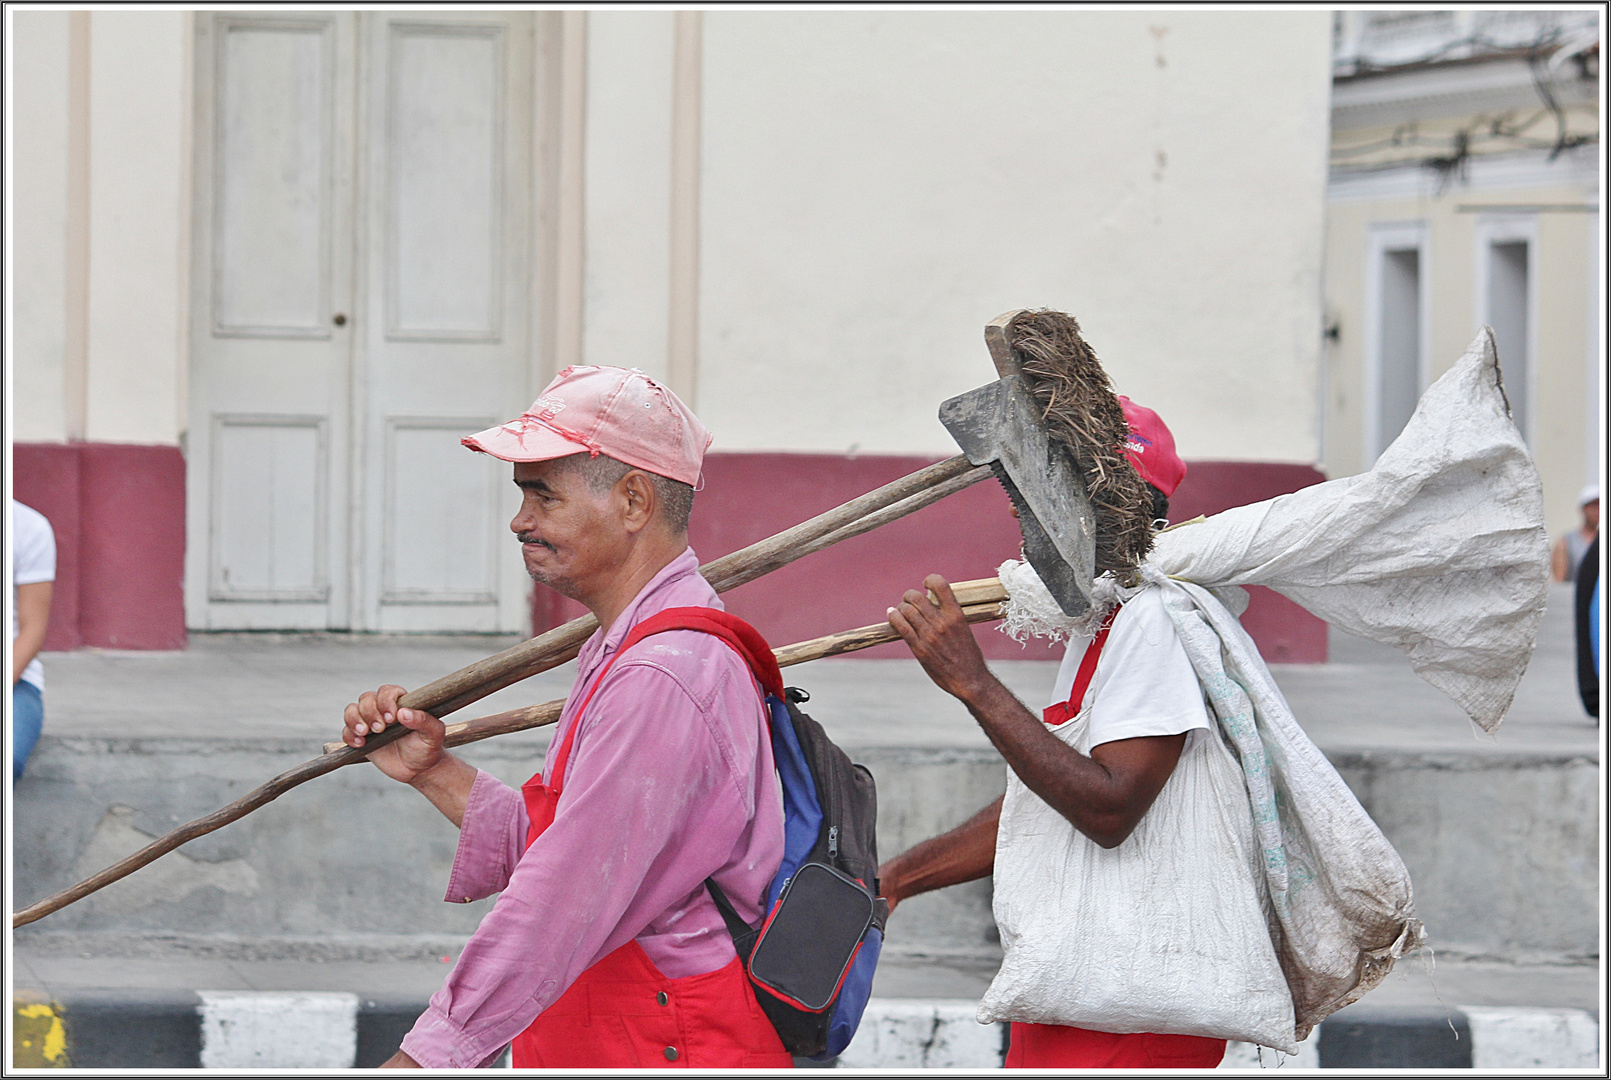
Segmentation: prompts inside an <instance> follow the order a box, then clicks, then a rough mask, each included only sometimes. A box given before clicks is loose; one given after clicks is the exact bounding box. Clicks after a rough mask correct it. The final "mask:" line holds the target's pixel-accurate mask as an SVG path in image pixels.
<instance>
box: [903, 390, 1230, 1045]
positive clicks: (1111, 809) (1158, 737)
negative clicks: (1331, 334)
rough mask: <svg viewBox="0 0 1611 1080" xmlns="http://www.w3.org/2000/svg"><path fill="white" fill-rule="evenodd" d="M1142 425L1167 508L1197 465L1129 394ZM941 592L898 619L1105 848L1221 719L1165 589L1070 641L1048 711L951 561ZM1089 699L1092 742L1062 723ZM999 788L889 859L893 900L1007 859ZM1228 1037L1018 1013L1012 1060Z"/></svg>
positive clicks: (1144, 467) (928, 662) (919, 596)
mask: <svg viewBox="0 0 1611 1080" xmlns="http://www.w3.org/2000/svg"><path fill="white" fill-rule="evenodd" d="M1119 400H1120V404H1121V405H1122V406H1123V407H1124V414H1125V420H1126V422H1127V423H1128V424H1129V427H1130V438H1129V442H1128V445H1127V448H1126V450H1127V453H1126V457H1127V458H1128V459H1129V461H1130V463H1131V464H1132V465H1133V466H1135V468H1136V471H1137V472H1139V473H1140V474H1141V477H1142V479H1144V480H1146V481H1147V483H1148V484H1150V485H1151V486H1152V489H1153V492H1154V503H1155V506H1156V507H1157V509H1156V510H1155V514H1154V516H1155V517H1158V518H1163V517H1166V516H1167V514H1168V496H1170V495H1172V494H1174V492H1175V488H1176V487H1177V486H1178V485H1179V484H1180V481H1181V480H1182V479H1183V478H1184V477H1185V475H1186V466H1185V463H1184V462H1183V461H1181V459H1180V457H1179V456H1178V455H1177V454H1176V453H1175V442H1174V438H1173V436H1171V435H1170V433H1169V429H1168V428H1167V427H1165V426H1164V424H1163V421H1162V420H1160V419H1159V418H1158V415H1157V414H1156V413H1154V412H1153V411H1152V410H1150V409H1146V408H1143V407H1142V406H1139V405H1136V404H1135V403H1134V402H1131V401H1130V400H1129V399H1128V398H1123V397H1121V398H1120V399H1119ZM924 587H925V589H927V590H929V591H932V592H933V593H934V594H935V595H936V596H938V597H939V598H940V603H939V604H938V605H935V604H934V603H933V602H932V601H931V600H930V599H929V598H928V595H927V593H925V592H920V591H918V590H912V591H910V592H908V593H906V596H905V598H904V599H903V600H902V602H901V604H900V606H899V607H896V608H891V609H890V616H889V621H890V623H891V625H893V626H894V627H895V629H896V630H898V631H899V632H900V634H901V636H902V637H903V638H905V639H906V642H907V644H908V645H910V646H911V648H912V654H913V655H914V656H915V657H917V659H918V661H919V662H920V663H922V665H923V667H924V670H926V671H927V672H928V674H929V677H930V678H932V679H933V680H934V681H935V683H937V684H938V685H939V686H940V688H941V689H943V690H945V691H947V692H948V693H950V694H952V695H953V696H955V697H956V698H958V699H959V700H961V701H962V703H963V704H965V705H966V706H967V707H968V710H969V711H970V712H971V713H973V716H974V718H975V719H976V720H978V722H979V725H980V727H982V728H984V730H985V734H986V735H988V736H989V737H990V741H991V742H992V743H994V744H995V746H996V748H997V749H998V750H1000V751H1001V755H1002V757H1004V758H1006V760H1007V764H1008V766H1009V767H1010V768H1011V769H1012V770H1013V772H1014V773H1016V774H1017V775H1018V777H1019V779H1021V780H1022V781H1023V782H1024V785H1025V786H1026V787H1028V788H1029V789H1030V790H1031V791H1032V792H1034V793H1035V795H1037V796H1039V797H1040V798H1041V799H1042V800H1044V801H1045V802H1046V803H1047V804H1048V805H1050V806H1051V807H1052V808H1053V809H1055V810H1057V812H1058V813H1060V814H1061V815H1062V816H1063V817H1065V818H1066V819H1068V821H1069V822H1071V823H1072V824H1073V825H1074V827H1075V828H1076V829H1078V830H1079V831H1080V832H1082V833H1084V834H1085V835H1086V836H1087V837H1089V838H1090V839H1091V840H1092V841H1093V842H1095V843H1096V844H1098V845H1100V846H1102V847H1104V848H1114V847H1118V846H1119V845H1120V844H1122V843H1124V841H1125V839H1126V838H1127V837H1129V835H1130V834H1131V832H1133V831H1134V830H1135V827H1136V826H1137V825H1138V824H1139V823H1140V821H1141V819H1142V817H1143V816H1145V815H1146V813H1147V811H1148V809H1149V808H1150V807H1151V806H1152V803H1153V801H1154V800H1155V799H1156V798H1157V797H1158V793H1159V792H1160V791H1162V790H1163V786H1164V784H1165V782H1167V781H1168V779H1169V777H1170V775H1171V774H1172V773H1173V772H1174V769H1175V764H1176V763H1177V762H1178V761H1179V760H1180V756H1181V753H1182V752H1183V750H1184V749H1185V747H1186V745H1187V740H1188V738H1199V737H1201V736H1200V735H1199V733H1206V732H1207V731H1208V710H1207V707H1206V706H1205V705H1204V702H1203V694H1202V689H1201V687H1200V685H1199V683H1198V681H1197V675H1196V672H1195V671H1194V670H1193V668H1192V666H1191V661H1190V660H1189V659H1187V656H1186V650H1185V648H1184V647H1183V646H1182V645H1181V642H1180V639H1179V637H1178V635H1177V634H1176V631H1175V627H1174V623H1173V622H1172V621H1171V620H1170V618H1169V616H1168V613H1167V612H1165V611H1164V608H1163V601H1162V599H1161V597H1160V595H1159V593H1158V591H1157V590H1156V589H1144V590H1142V591H1141V592H1140V593H1138V594H1137V595H1136V596H1135V597H1133V598H1132V599H1131V600H1129V601H1128V602H1126V603H1124V604H1123V605H1122V606H1120V607H1117V608H1114V609H1113V611H1112V612H1111V613H1110V615H1109V616H1108V618H1107V621H1106V622H1105V624H1104V625H1103V627H1102V628H1101V629H1100V630H1099V631H1098V632H1097V633H1095V634H1094V635H1093V636H1092V637H1089V638H1085V639H1083V640H1075V641H1071V642H1070V643H1069V646H1068V651H1067V653H1066V654H1065V655H1064V658H1063V664H1062V667H1061V668H1060V669H1059V671H1058V678H1057V685H1056V691H1055V693H1054V695H1053V699H1052V702H1051V704H1050V705H1049V706H1048V707H1047V708H1046V709H1045V710H1044V712H1043V713H1042V714H1041V715H1040V716H1037V715H1035V714H1034V713H1032V712H1031V711H1030V710H1029V709H1027V708H1025V707H1024V705H1023V704H1022V703H1020V702H1019V700H1018V699H1017V698H1016V697H1015V696H1014V695H1013V693H1012V691H1010V690H1008V689H1007V688H1006V687H1005V686H1003V685H1002V684H1001V682H1000V681H999V680H997V679H996V677H995V676H994V675H992V674H991V672H990V669H989V668H988V667H987V666H986V664H985V661H984V657H983V655H982V654H981V653H980V651H979V646H978V644H977V642H975V640H974V638H973V633H972V630H971V628H970V627H969V626H968V625H967V622H966V620H965V619H964V618H963V615H962V609H961V608H960V607H959V606H958V605H957V602H956V600H955V598H954V597H953V596H952V593H951V589H950V587H949V586H948V585H947V584H946V582H945V580H944V579H943V578H941V577H940V576H939V575H937V574H934V575H930V576H929V577H928V578H927V579H926V580H925V581H924ZM1085 706H1088V707H1089V710H1090V716H1089V719H1088V721H1087V723H1088V729H1087V731H1088V734H1087V736H1086V737H1085V738H1084V739H1082V740H1080V741H1081V742H1082V743H1083V744H1084V745H1086V746H1088V747H1089V753H1088V754H1086V753H1081V752H1080V751H1079V750H1076V749H1075V748H1074V747H1072V746H1069V745H1067V744H1066V743H1064V742H1063V741H1062V740H1060V739H1059V738H1057V736H1056V735H1054V734H1052V730H1051V729H1052V728H1054V727H1056V726H1058V725H1060V724H1062V723H1066V722H1069V721H1071V720H1073V718H1074V717H1076V716H1078V715H1079V713H1080V712H1081V709H1082V707H1085ZM1001 806H1002V800H1001V799H997V800H996V801H995V802H993V803H991V804H990V805H989V806H987V807H985V808H984V809H983V810H981V811H980V812H979V813H978V814H976V815H974V816H973V817H972V818H971V819H969V820H968V821H967V822H965V823H963V824H962V825H961V826H959V827H957V828H956V829H953V830H952V831H950V832H948V833H945V834H944V835H942V836H937V837H934V838H933V839H930V840H925V841H924V842H923V843H921V844H918V845H917V846H915V847H913V848H911V849H910V850H908V851H906V852H903V853H902V854H900V855H897V856H896V857H895V858H893V859H891V860H890V861H889V862H887V863H885V864H884V865H883V866H882V867H880V868H879V880H880V883H881V886H882V889H883V893H884V896H885V898H886V899H887V900H888V901H889V904H890V908H891V909H892V910H893V908H894V907H895V905H896V904H897V903H899V902H900V901H901V900H903V899H905V898H906V897H909V896H915V895H917V894H919V893H924V892H929V891H931V890H933V889H939V888H943V887H945V886H947V885H955V884H959V883H961V882H964V881H972V880H974V879H976V878H982V877H984V876H986V875H987V874H989V873H990V872H991V871H992V869H993V868H994V865H995V855H996V832H997V826H998V824H999V822H1000V818H1001ZM1224 1054H1225V1040H1223V1039H1209V1038H1203V1037H1201V1036H1196V1035H1178V1034H1169V1033H1159V1034H1114V1033H1110V1032H1101V1031H1087V1030H1085V1029H1083V1028H1074V1027H1065V1026H1061V1025H1051V1024H1023V1023H1016V1022H1015V1023H1014V1024H1013V1025H1012V1032H1011V1043H1010V1046H1009V1050H1008V1053H1007V1061H1006V1064H1007V1067H1008V1068H1052V1069H1082V1068H1083V1069H1096V1068H1150V1069H1163V1068H1213V1067H1214V1066H1216V1065H1218V1064H1219V1062H1220V1059H1221V1058H1222V1057H1223V1056H1224Z"/></svg>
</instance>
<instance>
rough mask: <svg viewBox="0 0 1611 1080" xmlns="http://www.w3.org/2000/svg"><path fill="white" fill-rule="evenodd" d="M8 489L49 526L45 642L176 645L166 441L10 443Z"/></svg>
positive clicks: (177, 515)
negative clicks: (52, 543)
mask: <svg viewBox="0 0 1611 1080" xmlns="http://www.w3.org/2000/svg"><path fill="white" fill-rule="evenodd" d="M11 464H12V477H13V480H12V490H13V494H14V495H15V497H16V499H17V501H18V502H22V503H26V504H27V505H29V506H32V507H33V508H34V509H35V510H38V511H39V512H40V513H42V514H44V515H45V517H47V518H49V519H50V523H51V526H52V528H54V530H55V532H56V586H55V588H54V589H53V590H52V591H51V607H50V629H49V632H48V633H47V635H46V638H45V648H46V649H53V650H54V649H74V648H78V647H80V646H82V645H93V646H98V647H100V648H108V649H182V648H184V647H185V606H184V561H185V461H184V456H183V455H182V454H181V453H180V452H179V448H178V447H175V446H124V445H119V444H113V443H19V444H17V445H16V446H13V447H12V451H11Z"/></svg>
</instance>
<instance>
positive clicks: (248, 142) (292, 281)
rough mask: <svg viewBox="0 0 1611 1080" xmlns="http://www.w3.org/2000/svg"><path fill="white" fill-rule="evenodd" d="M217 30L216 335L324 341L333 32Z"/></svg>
mask: <svg viewBox="0 0 1611 1080" xmlns="http://www.w3.org/2000/svg"><path fill="white" fill-rule="evenodd" d="M220 31H221V33H220V39H219V48H218V69H217V73H216V78H215V86H216V91H215V93H216V100H217V106H218V122H217V124H216V126H215V134H214V138H215V139H216V147H217V150H216V154H217V156H216V159H215V162H216V164H215V176H216V181H215V183H216V196H215V197H216V202H215V204H214V206H215V215H214V229H213V245H212V248H213V274H214V285H213V332H214V333H216V334H238V335H242V336H269V337H286V336H290V337H317V338H328V337H329V336H330V321H329V316H330V226H331V223H332V222H331V218H332V214H331V206H330V198H331V195H332V194H333V192H332V190H331V184H330V169H331V167H332V165H333V161H332V158H333V151H334V147H333V135H334V132H333V130H332V125H333V123H334V120H335V116H334V104H335V101H334V99H335V96H336V88H335V86H334V77H335V67H334V63H335V56H334V52H335V50H334V48H333V47H332V46H333V44H334V43H333V41H332V40H331V39H332V37H333V32H334V24H333V23H332V22H323V23H322V24H297V23H290V24H287V23H253V22H241V21H237V20H229V21H223V22H221V24H220ZM268 251H272V252H273V257H272V258H265V257H264V254H265V252H268Z"/></svg>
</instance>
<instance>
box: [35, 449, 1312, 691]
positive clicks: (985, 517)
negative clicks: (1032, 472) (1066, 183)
mask: <svg viewBox="0 0 1611 1080" xmlns="http://www.w3.org/2000/svg"><path fill="white" fill-rule="evenodd" d="M932 460H933V459H931V458H927V457H905V456H890V455H876V456H863V457H843V456H838V455H831V454H788V453H729V454H722V453H718V454H712V455H711V456H710V457H709V458H708V459H706V463H705V479H706V483H705V488H704V490H703V491H701V492H700V495H699V498H698V499H697V500H696V502H695V508H694V517H693V522H692V525H691V529H690V540H691V542H692V544H693V546H694V550H695V551H697V552H698V553H699V556H700V558H701V559H703V560H705V561H709V560H711V559H714V558H717V557H719V556H721V555H725V554H727V553H728V552H730V551H736V550H737V549H739V548H741V547H744V546H745V545H747V544H751V543H754V542H755V541H757V540H761V539H764V538H765V537H768V536H771V535H772V534H773V533H776V532H779V531H781V530H783V529H785V528H788V527H789V526H791V525H794V524H797V523H799V522H801V521H803V520H805V519H806V518H809V517H811V516H813V515H815V514H819V513H822V512H823V511H824V510H829V509H832V508H833V507H835V506H838V505H839V504H840V503H843V502H845V501H847V500H849V499H852V498H855V497H856V496H857V495H861V494H863V493H864V492H867V491H869V490H871V489H873V488H875V487H878V486H879V485H881V484H885V483H888V482H889V481H891V480H894V479H896V478H897V477H901V476H904V475H906V474H907V473H909V472H912V471H913V470H915V469H918V468H921V467H922V466H924V465H927V464H929V463H930V461H932ZM12 469H13V476H14V481H13V484H14V491H15V494H16V497H17V499H18V500H19V501H21V502H24V503H26V504H28V505H29V506H32V507H34V508H35V509H37V510H39V511H40V512H41V513H43V514H44V515H45V516H46V517H47V518H49V519H50V521H51V524H52V526H53V527H54V528H55V531H56V548H57V576H56V588H55V590H54V596H53V600H52V604H51V626H50V633H49V636H48V637H47V639H46V648H47V649H72V648H77V647H79V646H81V645H93V646H99V647H102V648H121V649H179V648H183V647H184V644H185V624H184V597H183V578H184V550H185V497H184V491H185V462H184V458H183V455H181V454H180V452H179V450H178V448H176V447H171V446H123V445H114V444H108V443H66V444H62V443H32V444H30V443H22V444H18V445H16V446H14V447H13V448H12ZM1323 479H1325V477H1324V476H1322V475H1321V474H1320V473H1319V472H1318V471H1317V470H1315V469H1313V468H1311V467H1309V466H1306V465H1271V464H1261V463H1256V462H1235V461H1230V462H1226V461H1204V462H1195V463H1193V464H1192V465H1191V466H1190V471H1189V472H1188V474H1187V476H1186V480H1185V482H1184V483H1182V484H1181V486H1180V490H1178V491H1177V492H1176V493H1175V498H1174V499H1173V500H1171V507H1170V517H1171V519H1172V520H1175V521H1183V520H1185V519H1186V518H1190V517H1194V516H1196V515H1197V514H1200V513H1203V514H1212V513H1217V512H1219V511H1220V510H1224V509H1228V508H1229V507H1232V506H1239V505H1242V504H1244V503H1249V502H1256V501H1258V500H1260V499H1267V498H1271V497H1273V496H1275V495H1280V494H1284V493H1286V492H1289V491H1296V490H1297V489H1298V488H1301V487H1307V486H1308V485H1310V484H1313V483H1317V482H1319V481H1321V480H1323ZM1018 546H1019V533H1018V526H1017V523H1016V522H1015V521H1014V520H1013V518H1012V516H1011V514H1009V513H1008V510H1007V499H1006V496H1005V495H1004V494H1003V493H1002V491H1001V489H1000V486H999V485H997V484H995V483H993V482H990V481H986V482H984V483H981V484H976V485H974V486H973V487H971V488H969V489H967V490H966V491H963V492H960V493H959V494H957V495H953V496H951V497H950V498H949V499H946V500H944V501H943V502H940V503H937V504H935V505H934V506H931V507H929V508H928V509H926V510H922V511H920V512H918V513H916V514H913V515H911V516H909V517H907V518H904V519H902V520H900V521H897V522H894V523H892V524H890V525H887V526H885V527H884V528H882V529H878V530H875V531H874V532H871V533H868V534H866V535H864V536H859V537H856V538H855V539H853V540H847V541H845V542H844V543H842V544H838V545H836V546H834V547H832V548H829V549H828V550H826V551H821V552H818V553H817V554H815V555H810V556H807V557H806V558H804V559H802V560H800V561H799V562H797V563H793V564H792V565H790V566H787V567H784V568H783V569H782V570H779V571H777V572H775V573H772V574H769V575H767V576H766V577H764V578H761V579H759V580H758V581H753V582H751V583H750V584H748V585H745V586H743V587H741V588H738V589H735V590H733V591H732V592H730V593H728V594H727V597H726V600H727V604H728V607H729V609H730V610H732V611H733V612H735V613H736V614H738V615H740V616H742V617H743V618H745V619H748V620H749V621H750V622H752V623H754V624H755V625H756V627H757V628H758V629H760V631H761V632H762V633H763V634H765V635H766V636H767V638H768V640H770V641H771V642H772V643H773V644H775V645H783V644H788V643H790V642H795V641H802V640H805V639H807V638H812V637H816V636H818V635H821V634H829V633H833V632H834V631H837V630H847V629H850V628H852V627H857V626H865V625H868V624H870V623H876V622H882V621H883V618H884V610H885V609H886V608H887V607H889V606H890V605H891V604H892V603H894V602H895V601H896V600H898V599H899V598H900V596H901V593H902V592H903V591H904V590H906V589H909V588H917V587H918V586H919V585H920V584H921V582H922V580H923V577H924V575H926V574H929V573H940V574H943V575H944V576H946V577H947V578H949V579H950V580H952V581H964V580H967V579H970V578H981V577H991V576H993V575H994V574H995V571H996V567H997V566H999V565H1000V564H1001V562H1002V560H1003V559H1008V558H1013V557H1015V556H1016V555H1017V554H1018ZM534 591H535V594H536V595H534V597H533V604H532V617H533V623H534V625H535V627H536V628H537V629H539V630H542V629H546V628H548V627H550V626H554V625H557V624H558V623H560V622H563V621H564V620H565V619H568V618H572V617H574V616H575V615H577V614H580V612H581V608H580V607H579V606H578V605H576V604H574V603H572V602H571V601H568V600H565V599H564V598H563V597H560V596H558V595H557V594H555V593H553V592H552V591H551V590H549V589H546V588H544V587H542V586H538V587H536V589H535V590H534ZM1253 592H1254V596H1253V601H1252V604H1251V605H1250V606H1249V608H1248V611H1247V614H1246V615H1244V616H1243V620H1242V621H1243V625H1245V626H1246V627H1247V628H1248V631H1249V633H1251V634H1252V635H1253V639H1254V640H1255V641H1256V642H1258V645H1259V648H1260V650H1261V651H1262V652H1263V653H1264V656H1265V658H1266V659H1268V660H1271V661H1273V662H1282V663H1319V662H1322V661H1324V660H1325V658H1326V627H1325V624H1324V623H1323V622H1321V621H1320V620H1319V619H1317V618H1315V617H1314V616H1312V615H1310V614H1308V613H1307V612H1305V611H1304V610H1303V609H1302V608H1300V607H1298V606H1297V605H1296V604H1294V603H1292V602H1291V601H1289V600H1286V599H1285V598H1283V597H1281V596H1278V595H1276V594H1275V593H1272V592H1270V591H1269V590H1266V589H1255V590H1253ZM974 632H975V634H976V636H977V637H978V639H979V642H980V644H981V646H982V647H983V648H984V650H985V655H986V656H989V657H991V658H992V659H1053V658H1056V657H1057V656H1058V655H1060V651H1059V648H1057V647H1052V648H1048V647H1047V646H1045V645H1042V644H1039V643H1031V644H1030V645H1028V646H1027V647H1025V646H1021V645H1019V644H1017V643H1016V642H1013V641H1011V640H1009V639H1008V638H1007V637H1006V636H1005V635H1003V634H1001V633H1000V632H998V631H997V630H996V629H995V628H994V627H993V626H980V627H976V628H975V631H974ZM861 655H862V656H871V657H876V656H885V657H888V656H904V655H906V650H905V646H903V645H887V646H880V647H878V648H876V649H869V650H867V651H866V652H864V653H862V654H861Z"/></svg>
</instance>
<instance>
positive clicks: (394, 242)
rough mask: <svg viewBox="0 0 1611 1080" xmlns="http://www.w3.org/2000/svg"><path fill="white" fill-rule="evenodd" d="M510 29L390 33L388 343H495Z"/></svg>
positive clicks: (412, 27) (418, 28)
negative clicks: (505, 95)
mask: <svg viewBox="0 0 1611 1080" xmlns="http://www.w3.org/2000/svg"><path fill="white" fill-rule="evenodd" d="M507 30H508V28H507V27H505V26H501V25H497V24H491V25H470V26H454V25H449V26H443V25H440V24H419V23H411V22H403V21H400V20H399V21H394V22H392V23H391V25H390V27H389V34H388V37H387V43H386V44H387V52H388V56H387V63H388V65H389V69H390V78H389V79H388V85H387V102H386V108H387V113H388V116H387V144H388V153H387V155H386V188H387V201H388V206H389V208H390V213H389V214H388V215H387V223H386V225H387V227H386V337H387V338H388V339H389V340H392V341H406V340H414V341H455V340H460V341H489V342H495V341H497V340H498V336H499V330H500V326H499V322H500V318H499V317H500V315H501V313H502V311H501V309H502V306H503V305H502V302H501V301H502V299H503V298H502V297H501V296H500V295H499V286H500V283H501V279H502V277H503V274H502V270H503V265H502V263H503V260H502V251H501V248H502V242H503V239H504V230H503V204H502V199H501V197H500V196H501V189H502V187H503V176H502V175H501V174H502V160H501V159H502V156H503V155H502V150H503V143H504V131H505V127H506V125H505V122H504V101H503V96H504V95H503V90H504V87H503V82H504V70H505V67H506V64H505V62H504V57H505V54H506V52H507V50H508V44H509V43H508V41H507V40H506V37H507Z"/></svg>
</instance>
